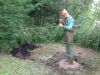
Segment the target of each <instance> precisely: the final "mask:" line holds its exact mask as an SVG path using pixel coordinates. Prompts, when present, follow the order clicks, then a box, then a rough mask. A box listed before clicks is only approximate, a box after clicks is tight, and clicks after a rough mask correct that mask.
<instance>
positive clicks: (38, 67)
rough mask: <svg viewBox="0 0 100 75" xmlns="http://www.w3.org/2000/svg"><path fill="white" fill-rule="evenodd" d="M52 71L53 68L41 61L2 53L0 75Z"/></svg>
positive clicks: (36, 73)
mask: <svg viewBox="0 0 100 75" xmlns="http://www.w3.org/2000/svg"><path fill="white" fill-rule="evenodd" d="M50 73H52V70H51V69H50V68H49V67H46V66H44V65H43V64H42V63H40V62H39V61H30V60H21V59H18V58H15V57H12V56H11V55H0V75H47V74H49V75H51V74H50ZM53 75H57V74H56V73H54V74H53Z"/></svg>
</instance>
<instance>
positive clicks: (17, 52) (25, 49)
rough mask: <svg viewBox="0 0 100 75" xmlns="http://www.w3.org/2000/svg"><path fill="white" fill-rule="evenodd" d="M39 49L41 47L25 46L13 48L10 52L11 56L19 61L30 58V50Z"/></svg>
mask: <svg viewBox="0 0 100 75" xmlns="http://www.w3.org/2000/svg"><path fill="white" fill-rule="evenodd" d="M39 47H41V46H35V45H33V44H25V45H23V46H22V47H21V48H13V49H12V51H11V54H12V56H15V57H18V58H21V59H27V58H28V57H29V56H31V50H34V49H36V48H39Z"/></svg>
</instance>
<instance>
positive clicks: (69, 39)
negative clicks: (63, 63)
mask: <svg viewBox="0 0 100 75" xmlns="http://www.w3.org/2000/svg"><path fill="white" fill-rule="evenodd" d="M73 57H74V53H73V36H72V33H70V32H68V33H67V34H66V59H67V62H68V63H69V64H73Z"/></svg>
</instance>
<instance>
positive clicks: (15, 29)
mask: <svg viewBox="0 0 100 75" xmlns="http://www.w3.org/2000/svg"><path fill="white" fill-rule="evenodd" d="M99 2H100V1H98V2H94V1H93V0H0V51H5V52H8V53H9V52H10V51H11V50H12V49H13V48H18V47H21V46H23V45H25V44H30V43H31V44H35V43H55V42H61V43H64V34H63V29H62V28H59V27H58V24H59V19H60V18H61V17H60V15H59V13H60V11H61V10H62V9H64V8H65V9H67V10H68V12H69V14H70V15H71V16H72V17H73V18H74V19H75V25H79V27H76V30H75V37H74V44H77V45H80V46H84V47H89V48H93V49H95V50H98V51H99V50H100V29H99V28H100V3H99Z"/></svg>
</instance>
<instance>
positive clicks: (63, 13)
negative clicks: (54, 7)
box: [61, 11, 68, 19]
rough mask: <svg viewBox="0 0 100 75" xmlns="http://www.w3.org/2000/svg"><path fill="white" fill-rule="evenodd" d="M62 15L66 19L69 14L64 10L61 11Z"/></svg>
mask: <svg viewBox="0 0 100 75" xmlns="http://www.w3.org/2000/svg"><path fill="white" fill-rule="evenodd" d="M61 16H62V17H63V18H64V19H66V18H67V17H68V16H67V13H66V12H64V11H62V12H61Z"/></svg>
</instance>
